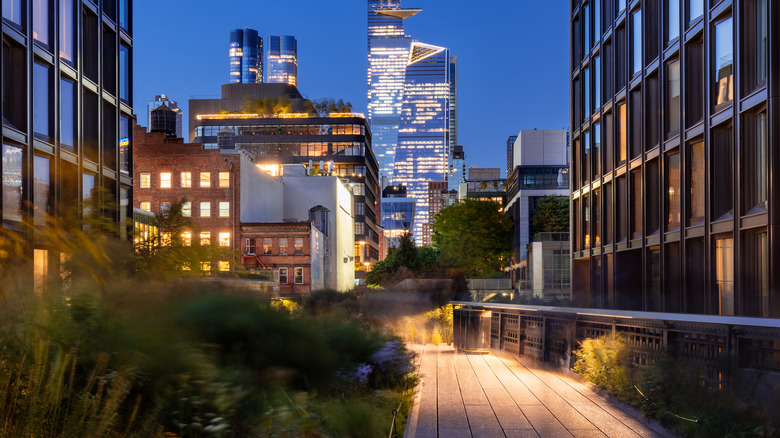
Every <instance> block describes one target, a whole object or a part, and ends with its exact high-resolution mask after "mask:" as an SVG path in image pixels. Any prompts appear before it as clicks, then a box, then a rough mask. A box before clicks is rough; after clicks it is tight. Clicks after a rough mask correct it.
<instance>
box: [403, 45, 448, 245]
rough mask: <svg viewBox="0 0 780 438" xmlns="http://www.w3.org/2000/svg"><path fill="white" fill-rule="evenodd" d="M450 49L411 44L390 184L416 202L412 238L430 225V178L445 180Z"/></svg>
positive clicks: (418, 236) (418, 235) (416, 238)
mask: <svg viewBox="0 0 780 438" xmlns="http://www.w3.org/2000/svg"><path fill="white" fill-rule="evenodd" d="M448 65H449V51H448V50H447V49H446V48H444V47H437V46H431V45H428V44H422V43H417V42H415V43H413V44H412V50H411V55H410V61H409V65H408V66H407V68H406V78H405V81H404V96H403V103H402V106H401V124H400V127H399V130H398V146H397V150H396V153H395V160H394V164H393V179H392V181H393V183H395V184H403V185H405V186H406V188H407V193H408V196H409V197H410V198H413V199H415V200H416V204H417V205H416V212H415V218H414V219H415V220H414V232H413V233H414V239H415V241H417V242H422V241H423V224H427V223H428V181H445V180H446V179H447V175H448V173H449V172H448V170H449V169H448V164H447V157H448V155H449V154H448V152H449V140H448V132H449V120H448V112H449V111H448V110H449V88H450V85H449V68H448Z"/></svg>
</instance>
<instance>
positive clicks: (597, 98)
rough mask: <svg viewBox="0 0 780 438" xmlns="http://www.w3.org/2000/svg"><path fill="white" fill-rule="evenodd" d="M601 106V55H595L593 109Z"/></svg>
mask: <svg viewBox="0 0 780 438" xmlns="http://www.w3.org/2000/svg"><path fill="white" fill-rule="evenodd" d="M599 107H601V57H600V56H594V57H593V110H594V111H596V110H598V109H599Z"/></svg>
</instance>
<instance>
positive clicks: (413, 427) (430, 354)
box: [406, 345, 670, 438]
mask: <svg viewBox="0 0 780 438" xmlns="http://www.w3.org/2000/svg"><path fill="white" fill-rule="evenodd" d="M415 350H416V351H417V353H418V354H419V355H420V356H419V359H418V360H419V366H420V375H421V381H420V385H419V386H418V387H417V396H416V397H415V401H414V402H415V405H414V407H413V408H412V412H411V414H410V416H409V422H408V424H407V428H406V437H407V438H413V437H417V438H428V437H441V438H458V437H491V438H492V437H538V436H541V437H570V436H575V437H604V436H608V437H620V438H623V437H662V436H670V435H667V434H665V432H664V431H663V430H661V429H660V428H658V429H659V431H660V432H662V433H658V432H656V431H654V430H653V429H650V428H649V427H648V425H647V423H645V422H644V421H643V420H637V419H636V418H634V417H633V416H631V415H629V414H627V413H625V412H624V411H622V410H621V409H620V408H619V407H617V406H616V405H615V404H613V403H610V402H609V401H608V400H607V399H605V398H604V397H602V396H600V395H598V394H596V393H595V392H593V391H592V390H590V389H589V388H588V387H587V386H586V385H583V384H582V383H580V382H578V381H576V380H574V379H571V378H568V377H565V376H561V375H559V374H556V373H552V372H550V371H547V370H544V369H541V368H529V367H526V366H524V365H522V364H520V363H519V362H518V361H517V360H515V359H514V358H512V357H510V356H502V357H496V356H494V355H474V354H469V355H466V354H455V352H454V351H453V349H452V348H451V347H448V346H445V345H440V346H438V347H436V346H433V345H426V346H417V347H416V348H415Z"/></svg>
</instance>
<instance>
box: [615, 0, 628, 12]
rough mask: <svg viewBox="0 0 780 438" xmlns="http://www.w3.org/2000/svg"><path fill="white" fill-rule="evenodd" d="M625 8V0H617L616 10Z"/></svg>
mask: <svg viewBox="0 0 780 438" xmlns="http://www.w3.org/2000/svg"><path fill="white" fill-rule="evenodd" d="M625 8H626V0H617V10H618V12H621V11H622V10H623V9H625Z"/></svg>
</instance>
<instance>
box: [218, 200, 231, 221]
mask: <svg viewBox="0 0 780 438" xmlns="http://www.w3.org/2000/svg"><path fill="white" fill-rule="evenodd" d="M219 217H230V202H227V201H220V202H219Z"/></svg>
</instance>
